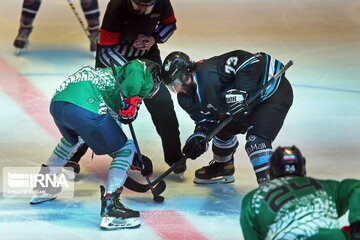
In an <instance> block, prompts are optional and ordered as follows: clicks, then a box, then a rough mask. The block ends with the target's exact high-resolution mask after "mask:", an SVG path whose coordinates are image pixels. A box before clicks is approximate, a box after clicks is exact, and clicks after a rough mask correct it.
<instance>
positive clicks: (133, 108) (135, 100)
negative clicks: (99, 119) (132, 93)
mask: <svg viewBox="0 0 360 240" xmlns="http://www.w3.org/2000/svg"><path fill="white" fill-rule="evenodd" d="M124 103H125V105H126V107H125V108H123V109H121V110H120V111H119V121H120V122H121V123H123V124H129V123H131V122H132V121H134V120H135V119H136V117H137V114H138V111H139V108H140V105H141V103H142V101H141V98H140V97H131V98H125V99H124Z"/></svg>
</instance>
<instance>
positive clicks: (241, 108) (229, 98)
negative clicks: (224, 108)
mask: <svg viewBox="0 0 360 240" xmlns="http://www.w3.org/2000/svg"><path fill="white" fill-rule="evenodd" d="M247 95H248V94H247V93H246V92H245V91H242V90H238V89H230V90H228V91H227V92H226V95H225V98H226V103H227V105H228V110H229V113H230V115H231V116H232V117H233V118H234V119H235V120H237V119H239V120H241V119H242V118H243V117H245V116H247V115H248V114H249V107H248V104H247V102H246V98H247Z"/></svg>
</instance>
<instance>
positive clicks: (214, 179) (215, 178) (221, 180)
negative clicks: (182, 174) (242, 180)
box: [194, 176, 235, 184]
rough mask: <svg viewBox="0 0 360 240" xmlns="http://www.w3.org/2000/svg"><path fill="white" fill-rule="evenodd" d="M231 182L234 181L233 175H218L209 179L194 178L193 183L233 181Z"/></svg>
mask: <svg viewBox="0 0 360 240" xmlns="http://www.w3.org/2000/svg"><path fill="white" fill-rule="evenodd" d="M233 182H235V178H234V176H220V177H214V178H211V179H200V178H195V179H194V183H195V184H223V183H233Z"/></svg>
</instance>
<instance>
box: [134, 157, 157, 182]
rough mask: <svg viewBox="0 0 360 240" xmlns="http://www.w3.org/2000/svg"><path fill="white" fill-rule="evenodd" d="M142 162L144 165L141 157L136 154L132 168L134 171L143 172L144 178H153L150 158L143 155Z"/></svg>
mask: <svg viewBox="0 0 360 240" xmlns="http://www.w3.org/2000/svg"><path fill="white" fill-rule="evenodd" d="M141 160H142V164H141V162H140V159H139V155H138V154H137V153H136V154H135V155H134V159H133V162H132V165H131V166H130V168H131V169H132V170H138V171H141V175H143V176H144V177H147V178H149V177H151V175H152V174H153V165H152V162H151V160H150V158H148V157H147V156H145V155H142V154H141Z"/></svg>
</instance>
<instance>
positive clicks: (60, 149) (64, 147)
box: [46, 138, 84, 174]
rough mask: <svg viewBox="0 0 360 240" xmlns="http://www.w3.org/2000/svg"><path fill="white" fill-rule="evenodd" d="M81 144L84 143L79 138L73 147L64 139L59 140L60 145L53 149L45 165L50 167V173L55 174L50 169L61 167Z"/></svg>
mask: <svg viewBox="0 0 360 240" xmlns="http://www.w3.org/2000/svg"><path fill="white" fill-rule="evenodd" d="M82 144H84V141H83V140H82V139H81V138H79V141H78V143H76V144H75V145H72V144H71V143H69V142H68V141H67V140H66V139H65V138H61V140H60V143H59V144H58V145H57V146H56V147H55V149H54V151H53V153H52V155H51V156H50V158H49V160H48V161H47V163H46V165H47V166H48V167H50V172H51V173H54V174H56V173H55V172H52V171H51V167H55V168H56V169H58V168H60V167H63V166H64V165H65V164H66V163H67V161H69V160H70V158H71V157H72V156H73V155H74V153H76V151H77V149H78V148H79V147H80V146H81V145H82Z"/></svg>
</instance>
